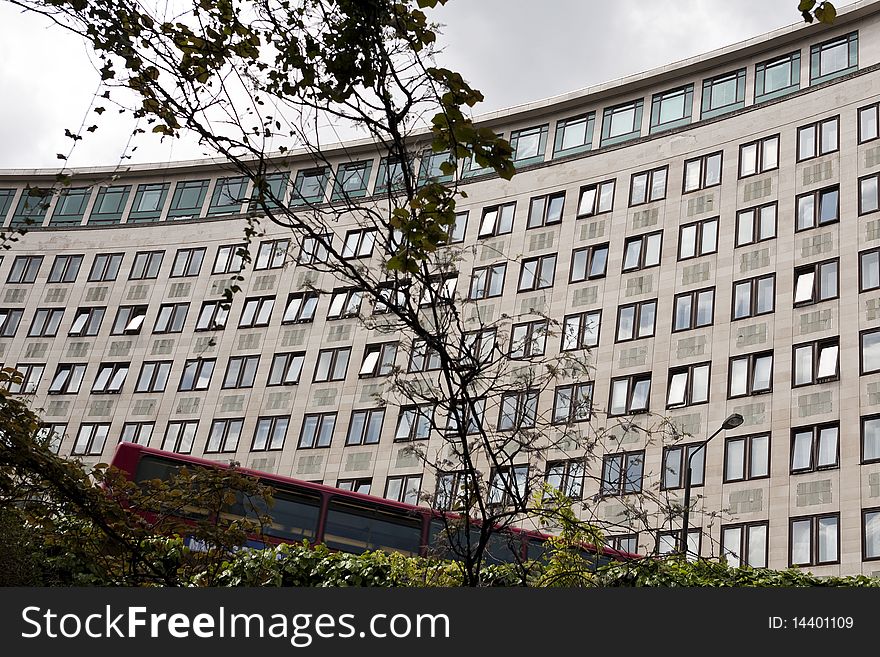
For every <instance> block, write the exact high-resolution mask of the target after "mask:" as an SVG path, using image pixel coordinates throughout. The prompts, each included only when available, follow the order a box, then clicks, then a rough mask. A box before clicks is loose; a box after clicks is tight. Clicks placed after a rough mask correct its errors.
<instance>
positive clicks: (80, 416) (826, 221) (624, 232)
mask: <svg viewBox="0 0 880 657" xmlns="http://www.w3.org/2000/svg"><path fill="white" fill-rule="evenodd" d="M878 71H880V4H877V3H867V2H860V3H857V4H855V5H852V6H851V7H850V8H848V10H846V11H842V12H841V14H840V15H839V16H838V18H837V21H836V22H835V24H834V25H833V26H818V25H813V26H804V25H799V26H792V27H790V28H785V29H781V30H777V31H775V32H773V33H770V34H768V35H764V36H761V37H757V38H754V39H751V40H749V41H746V42H743V43H739V44H736V45H735V46H731V47H728V48H724V49H721V50H718V51H715V52H711V53H708V54H706V55H703V56H700V57H695V58H693V59H689V60H686V61H683V62H679V63H678V64H675V65H671V66H665V67H662V68H660V69H656V70H654V71H650V72H647V73H644V74H640V75H636V76H632V77H629V78H625V79H623V80H618V81H615V82H613V83H608V84H604V85H601V86H598V87H595V88H591V89H587V90H585V91H580V92H575V93H571V94H568V95H565V96H562V97H557V98H553V99H551V100H548V101H543V102H537V103H532V104H529V105H527V106H523V107H519V108H515V109H513V110H510V111H504V112H498V113H495V114H492V115H489V116H486V117H483V118H482V120H481V121H482V123H483V124H484V125H487V126H489V127H492V128H493V129H495V130H497V131H498V132H499V133H502V134H503V136H505V137H506V138H508V139H509V140H510V142H511V144H512V145H513V147H514V153H515V160H516V164H517V168H518V173H517V175H516V176H515V177H514V178H513V179H512V180H511V181H504V180H501V179H499V178H498V177H496V176H493V175H491V173H489V172H487V171H480V170H478V169H474V170H471V169H468V170H466V171H464V172H462V176H463V177H464V178H465V181H464V189H466V191H467V195H468V196H467V199H465V200H464V201H463V204H461V203H460V204H459V207H460V209H461V210H462V211H463V212H462V214H461V217H460V219H461V222H460V223H459V224H458V225H457V229H456V231H457V232H456V235H455V238H456V240H458V239H459V238H460V240H461V243H462V244H464V245H466V246H470V245H475V248H474V249H473V256H472V257H470V258H469V259H465V261H464V262H463V263H462V264H461V267H460V270H459V275H458V282H457V285H458V290H457V294H458V295H459V296H461V297H467V296H468V295H471V296H473V294H474V292H473V289H472V287H471V286H469V285H468V281H469V280H471V279H472V277H473V274H474V270H475V269H477V270H481V269H482V273H481V274H480V275H484V276H488V277H495V279H494V285H495V286H496V291H497V292H498V293H497V294H495V293H492V292H489V291H487V290H489V289H491V287H492V286H491V285H485V286H482V288H481V289H483V296H484V297H486V298H485V301H482V302H481V308H482V309H483V310H482V312H484V313H485V314H486V315H488V316H490V317H494V318H496V319H497V318H500V317H502V316H504V315H505V314H506V315H507V316H510V317H512V318H515V317H516V316H518V315H519V314H521V313H523V312H525V311H526V310H527V309H530V308H537V309H538V310H539V311H540V312H541V313H543V314H545V315H548V316H550V317H553V318H555V319H558V320H559V321H560V322H562V323H563V324H565V325H569V324H570V325H572V326H574V325H580V326H596V327H598V330H583V331H580V332H578V333H577V335H576V336H575V337H574V338H569V337H567V336H568V334H567V333H564V334H563V338H562V339H561V340H560V339H559V337H556V338H549V339H547V341H546V346H545V349H546V353H547V354H548V355H549V354H555V353H558V352H559V351H560V350H563V349H567V348H571V347H573V348H584V347H590V348H592V349H593V353H594V357H593V362H594V363H595V375H594V377H593V381H592V382H590V386H589V388H588V389H584V390H581V391H580V392H581V393H583V394H591V395H592V404H593V407H594V408H597V409H602V411H603V412H602V416H603V421H604V415H605V413H607V414H608V415H610V416H611V418H616V417H618V416H620V417H626V416H629V415H630V414H638V413H639V412H640V411H645V410H650V411H651V412H652V413H655V414H659V415H663V416H667V417H669V418H670V419H671V421H672V422H673V423H674V424H675V426H677V427H678V428H679V430H680V431H681V432H683V433H686V434H690V435H691V436H693V438H688V439H687V440H685V441H684V442H678V443H674V444H666V445H663V444H660V443H658V442H657V441H650V440H648V439H646V438H645V436H644V435H642V434H640V433H639V432H638V431H633V432H625V434H624V435H621V436H619V437H618V438H619V440H618V443H617V447H616V448H615V450H614V451H612V452H609V453H607V454H604V455H602V457H601V458H600V459H598V460H597V461H595V462H594V463H592V464H590V467H592V468H593V469H594V471H595V472H594V474H595V479H597V480H599V479H601V482H598V481H594V480H593V479H587V480H586V481H585V482H584V483H583V484H582V485H581V484H580V483H579V482H575V483H571V481H570V480H572V479H574V478H579V477H580V476H581V474H580V470H579V469H578V466H577V463H576V462H577V459H578V456H577V455H565V456H564V457H563V456H562V455H560V457H559V458H558V459H555V460H551V462H550V464H549V465H548V468H551V469H552V472H549V474H550V475H551V478H552V479H553V481H556V482H558V481H568V483H566V486H567V489H568V490H570V491H574V492H577V493H579V494H581V495H582V496H583V497H584V498H585V499H588V500H592V499H594V498H595V500H596V502H595V505H594V506H595V507H596V508H597V509H598V514H599V516H600V517H602V518H605V519H610V520H611V521H614V522H617V524H618V525H619V531H618V532H617V533H616V535H615V536H613V538H612V542H613V545H615V546H616V547H621V548H624V549H629V550H633V551H640V552H651V551H654V550H658V551H665V550H667V549H671V548H672V547H673V546H674V541H675V532H674V529H675V527H676V526H677V525H676V524H675V523H672V524H668V523H667V525H663V524H662V523H658V526H657V527H655V528H654V530H652V531H647V530H645V528H643V527H640V528H638V530H637V529H636V528H633V529H631V530H628V529H627V528H626V524H627V523H626V513H625V508H626V506H625V503H624V502H625V498H626V496H627V495H628V494H629V493H630V492H632V491H633V490H636V489H641V488H642V487H649V486H654V487H657V488H658V489H659V491H660V493H661V494H662V495H663V496H665V497H667V498H668V499H670V500H680V498H681V496H682V488H683V486H684V481H683V476H682V472H683V463H684V462H685V459H686V457H687V454H688V453H689V452H688V450H689V449H693V448H694V447H696V446H698V445H700V444H701V443H702V441H703V440H705V439H706V438H707V437H708V436H710V435H712V434H713V432H714V430H715V429H716V428H717V427H720V425H721V423H722V422H723V421H724V419H725V418H726V417H727V416H728V415H730V414H732V413H739V414H741V415H742V416H743V418H744V423H743V424H742V426H740V427H738V428H736V429H732V430H729V431H726V432H724V433H722V434H720V435H719V436H718V437H716V438H714V439H713V440H712V441H711V442H710V443H709V444H708V445H707V446H706V451H705V459H703V457H702V454H700V455H699V456H698V457H697V458H695V459H694V466H695V474H694V480H693V484H694V486H695V487H694V499H695V500H697V506H696V508H695V509H694V511H693V512H692V513H691V523H692V526H693V527H696V528H701V530H702V531H700V529H698V530H697V531H696V532H694V539H693V544H692V549H695V550H696V549H699V550H700V551H701V552H702V553H703V554H704V555H709V554H716V555H717V554H719V552H720V549H721V548H722V547H723V549H724V550H725V551H727V552H728V553H729V554H731V556H730V559H731V561H732V562H735V563H739V562H747V563H750V564H752V565H755V566H763V565H768V566H770V567H773V568H784V567H787V566H789V565H791V564H797V565H803V566H805V567H810V568H811V569H812V570H813V571H814V572H816V573H819V574H853V573H868V574H870V573H873V572H874V571H880V565H876V560H878V559H880V199H878V187H880V184H878V183H880V130H878V125H880V121H878V101H880V72H878ZM329 153H330V159H331V162H332V164H333V166H332V167H331V168H330V170H327V169H315V165H314V163H313V162H312V161H311V160H310V159H309V158H308V157H306V156H305V155H303V156H297V155H292V156H290V157H288V158H287V159H286V160H285V161H284V162H285V164H284V167H285V168H284V170H283V171H280V172H278V173H277V174H276V175H275V176H274V177H273V178H272V179H271V181H272V184H273V185H275V186H276V187H275V188H276V189H278V190H279V191H280V190H285V189H286V190H288V191H287V192H286V193H289V194H291V197H290V198H291V199H294V200H295V199H297V198H302V199H304V200H305V201H308V202H311V203H317V204H322V203H328V204H332V203H333V202H334V197H337V198H338V194H339V193H341V189H342V186H343V185H344V186H345V192H347V193H348V194H350V195H353V196H363V197H364V198H365V199H366V200H367V202H369V199H370V197H371V195H373V194H376V195H377V197H381V193H377V190H380V191H381V190H382V188H383V186H384V185H386V184H387V178H388V173H389V167H388V166H387V165H386V164H387V163H385V162H383V161H382V160H381V158H380V157H379V156H378V155H377V154H376V153H377V151H376V148H375V146H374V145H372V144H369V143H361V142H357V143H350V144H346V145H344V146H339V147H338V148H335V149H330V151H329ZM422 164H423V166H425V167H429V168H430V166H431V162H430V160H429V159H425V160H423V162H422ZM54 175H55V172H54V171H25V170H20V171H18V170H15V171H9V170H7V171H2V172H0V218H2V219H3V225H4V226H5V227H7V228H9V227H15V226H19V225H22V224H23V223H24V222H27V221H30V222H33V223H32V224H31V225H30V227H29V229H28V232H27V234H26V235H25V236H24V237H22V238H21V239H20V240H18V241H16V242H14V243H13V244H12V248H11V249H10V250H8V251H6V252H5V253H4V254H3V256H2V262H0V280H2V281H4V286H3V289H2V291H0V362H2V363H3V364H4V365H5V366H6V367H15V368H17V369H18V370H19V371H21V372H22V373H23V375H24V381H23V382H22V384H21V385H17V386H15V387H14V391H15V392H19V393H21V394H25V395H28V396H29V398H30V399H32V404H33V406H34V407H35V408H37V409H41V414H42V417H43V418H44V420H45V422H46V423H47V426H48V427H49V429H50V430H51V431H53V432H55V433H56V435H57V437H58V439H59V440H58V443H57V444H58V447H59V449H60V453H61V454H64V455H75V456H80V457H82V458H83V459H84V460H87V461H90V462H96V461H98V460H107V459H108V458H109V457H110V455H111V454H112V452H113V449H114V446H115V444H116V443H117V442H118V441H119V440H132V441H138V442H141V443H144V444H149V445H151V446H153V447H162V448H165V449H171V450H177V451H183V452H191V453H192V454H194V455H199V456H201V455H207V456H208V457H209V458H217V459H223V460H228V459H235V460H237V461H239V462H240V463H242V464H243V465H247V466H250V467H253V468H256V469H261V470H267V471H271V472H277V473H280V474H284V475H289V476H294V477H299V478H303V479H308V480H312V481H323V482H324V483H327V484H331V485H337V484H338V485H341V486H348V487H352V488H354V489H361V490H363V489H365V488H366V487H367V486H369V487H370V490H371V491H372V492H373V494H378V495H383V494H384V495H386V496H389V497H396V498H398V499H406V498H408V499H412V495H413V494H414V493H415V492H417V491H418V490H419V489H421V490H422V491H427V492H431V491H433V490H434V487H435V481H434V478H433V476H432V475H431V473H429V472H427V471H426V472H423V471H422V467H421V465H420V463H419V461H418V459H414V458H413V457H412V456H411V455H410V454H409V452H408V451H407V450H406V449H405V448H406V439H407V438H409V439H412V438H418V437H420V436H418V435H415V434H417V433H418V431H419V430H418V429H417V428H413V427H414V426H415V423H413V422H409V420H412V417H410V418H409V420H407V421H406V422H404V424H405V425H406V426H407V427H410V428H409V429H407V430H406V431H404V435H402V436H401V434H400V431H401V429H400V427H401V424H402V420H401V419H400V418H401V417H402V416H403V415H404V414H405V413H407V412H409V410H408V409H402V410H401V409H399V408H398V407H396V406H394V405H393V404H389V405H387V406H384V407H381V406H380V407H376V400H375V395H376V393H377V392H378V391H380V390H381V384H380V383H379V382H377V379H381V377H382V375H383V374H386V373H387V372H388V371H389V369H390V366H391V364H393V363H395V362H396V364H397V366H399V367H402V368H406V367H407V363H405V362H403V360H404V359H403V357H402V354H400V353H396V352H395V350H394V347H393V345H394V339H393V338H392V337H389V336H388V335H380V334H378V333H376V332H374V331H371V330H368V329H367V328H364V327H363V325H362V323H360V322H359V321H358V319H357V318H351V317H347V316H346V315H347V312H346V309H348V307H349V306H348V304H349V303H350V302H351V301H352V300H351V299H348V298H345V297H339V298H337V297H338V295H336V294H322V295H319V296H315V294H314V293H313V292H310V291H309V290H308V289H307V288H306V280H307V279H308V280H310V281H311V282H312V283H313V284H314V285H316V286H318V287H322V288H325V289H328V290H329V289H333V288H334V283H333V281H332V280H329V279H323V278H319V279H315V276H318V277H328V276H330V275H329V274H315V272H314V271H313V270H311V269H309V268H308V267H306V266H303V265H305V264H308V262H310V261H311V260H313V259H314V258H316V257H319V255H318V254H316V253H315V250H314V249H310V248H309V246H308V245H303V244H297V240H296V237H295V235H293V234H291V232H290V231H288V230H285V229H283V228H281V227H278V226H274V225H272V224H270V223H268V222H264V224H263V226H262V227H263V229H265V230H266V234H265V235H263V236H260V237H258V238H257V239H256V240H255V242H254V244H253V246H252V249H251V255H252V257H253V267H252V269H249V270H248V271H247V272H246V275H245V281H244V282H243V283H242V287H243V290H242V291H241V292H240V293H238V294H237V295H236V296H235V298H234V301H233V304H232V308H231V310H230V311H229V312H228V317H227V313H226V312H225V311H224V309H223V307H222V306H221V304H220V301H221V300H222V294H223V290H224V289H225V288H226V287H227V286H228V284H229V281H230V277H231V276H232V275H233V274H234V273H235V272H236V271H237V268H238V260H237V255H236V250H237V248H238V245H239V244H240V243H241V242H242V241H243V234H244V233H243V231H244V228H245V226H246V223H247V213H248V205H249V204H248V203H247V202H244V203H242V199H247V198H250V197H251V192H250V190H249V188H248V184H247V181H246V179H244V178H241V177H239V176H238V174H236V173H235V172H230V170H229V169H228V168H227V167H224V164H223V163H222V162H218V161H193V162H177V163H171V164H163V165H148V166H127V167H124V168H122V169H119V168H112V169H111V168H107V169H100V168H95V169H84V170H78V171H75V172H73V182H72V184H71V186H70V187H69V188H66V189H65V190H64V191H63V192H61V193H60V194H55V195H52V196H49V197H46V200H47V203H46V204H40V203H34V199H35V198H37V197H34V196H33V195H32V194H31V193H29V191H28V190H30V189H33V188H41V187H51V186H52V184H53V182H54ZM392 175H393V171H392ZM465 211H466V212H465ZM333 229H334V233H335V235H334V239H335V240H337V243H338V244H340V245H342V244H345V248H348V249H350V250H351V253H352V254H353V256H354V257H360V258H362V259H363V262H364V263H370V262H374V263H378V261H379V254H378V253H373V248H372V246H373V245H372V242H371V241H369V239H366V238H365V236H364V235H362V234H360V233H358V230H359V227H358V226H357V225H355V224H353V223H352V224H348V225H347V224H346V223H345V222H344V221H341V222H339V223H338V224H335V225H334V226H333ZM458 231H460V232H458ZM465 252H469V251H468V250H466V251H465ZM492 253H495V254H502V255H503V254H506V256H507V258H506V260H507V262H506V265H505V266H504V267H501V266H499V268H498V269H497V270H496V269H493V265H494V264H495V263H494V261H493V258H492V255H491V254H492ZM513 261H515V262H513ZM526 267H531V270H530V271H531V272H532V275H531V276H527V275H522V274H521V271H522V270H524V269H525V268H526ZM535 271H541V272H542V275H540V276H536V275H534V272H535ZM362 312H366V309H363V310H362ZM512 321H513V320H512ZM578 323H579V324H578ZM569 339H571V340H574V341H575V342H574V343H573V344H566V340H569ZM395 359H396V360H395ZM556 397H557V396H555V395H554V394H553V391H547V392H545V393H543V394H542V395H541V398H540V399H539V401H538V404H539V406H540V408H541V409H542V410H547V411H548V412H549V411H550V410H552V409H553V406H554V404H555V403H557V402H556V401H555V400H556ZM493 421H494V420H493ZM609 421H610V420H609ZM353 426H356V427H358V428H357V429H356V430H355V429H353V428H352V427H353ZM401 438H403V439H404V440H400V439H401ZM432 439H434V438H432ZM212 454H213V455H214V456H213V457H212V456H211V455H212ZM621 472H629V473H630V474H631V475H633V476H632V477H630V478H627V477H622V476H621V474H620V473H621ZM614 473H616V474H614ZM581 489H582V490H581ZM676 522H677V520H676ZM636 531H638V533H636ZM701 536H702V538H700V537H701Z"/></svg>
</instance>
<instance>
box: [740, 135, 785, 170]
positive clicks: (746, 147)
mask: <svg viewBox="0 0 880 657" xmlns="http://www.w3.org/2000/svg"><path fill="white" fill-rule="evenodd" d="M777 168H779V135H773V136H772V137H764V138H763V139H759V140H757V141H751V142H749V143H748V144H743V145H741V146H740V147H739V177H740V178H746V177H747V176H754V175H755V174H758V173H765V172H767V171H772V170H773V169H777Z"/></svg>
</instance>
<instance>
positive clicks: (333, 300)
mask: <svg viewBox="0 0 880 657" xmlns="http://www.w3.org/2000/svg"><path fill="white" fill-rule="evenodd" d="M363 296H364V293H363V291H361V290H357V289H355V288H350V287H349V288H337V289H335V290H333V295H332V296H331V297H330V308H329V309H328V310H327V319H345V318H346V317H357V316H358V313H359V312H360V311H361V299H363Z"/></svg>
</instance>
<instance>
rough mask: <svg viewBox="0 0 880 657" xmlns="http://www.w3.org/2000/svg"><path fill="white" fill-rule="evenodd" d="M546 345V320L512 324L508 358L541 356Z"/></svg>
mask: <svg viewBox="0 0 880 657" xmlns="http://www.w3.org/2000/svg"><path fill="white" fill-rule="evenodd" d="M546 344H547V320H546V319H539V320H536V321H533V322H524V323H522V324H514V325H513V326H512V327H511V330H510V352H509V355H510V358H533V357H534V356H543V355H544V349H545V347H546Z"/></svg>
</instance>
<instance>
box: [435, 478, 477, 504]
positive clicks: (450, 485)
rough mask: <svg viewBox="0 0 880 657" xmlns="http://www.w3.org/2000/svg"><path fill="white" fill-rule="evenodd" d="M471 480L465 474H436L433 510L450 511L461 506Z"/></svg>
mask: <svg viewBox="0 0 880 657" xmlns="http://www.w3.org/2000/svg"><path fill="white" fill-rule="evenodd" d="M469 481H472V478H471V477H469V476H468V473H466V472H438V473H437V489H436V491H435V493H434V508H435V509H452V508H458V507H460V506H462V505H463V502H464V500H465V498H466V495H467V489H468V485H469Z"/></svg>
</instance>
